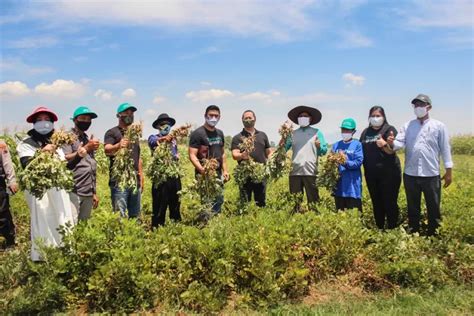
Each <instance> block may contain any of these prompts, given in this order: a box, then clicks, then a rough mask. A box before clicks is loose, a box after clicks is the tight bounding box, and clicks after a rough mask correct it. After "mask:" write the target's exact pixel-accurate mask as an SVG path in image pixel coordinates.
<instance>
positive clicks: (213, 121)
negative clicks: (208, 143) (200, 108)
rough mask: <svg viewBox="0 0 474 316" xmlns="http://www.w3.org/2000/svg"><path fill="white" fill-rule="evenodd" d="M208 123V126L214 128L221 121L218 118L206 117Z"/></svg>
mask: <svg viewBox="0 0 474 316" xmlns="http://www.w3.org/2000/svg"><path fill="white" fill-rule="evenodd" d="M206 123H207V125H209V126H212V127H214V126H216V125H217V123H219V119H218V118H217V117H210V118H209V117H206Z"/></svg>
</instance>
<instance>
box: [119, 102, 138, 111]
mask: <svg viewBox="0 0 474 316" xmlns="http://www.w3.org/2000/svg"><path fill="white" fill-rule="evenodd" d="M128 109H131V110H132V111H133V112H135V111H136V110H137V108H136V107H134V106H133V105H131V104H130V103H122V104H120V105H119V106H118V108H117V113H122V112H124V111H127V110H128Z"/></svg>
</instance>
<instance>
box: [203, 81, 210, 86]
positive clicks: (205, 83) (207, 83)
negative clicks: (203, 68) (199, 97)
mask: <svg viewBox="0 0 474 316" xmlns="http://www.w3.org/2000/svg"><path fill="white" fill-rule="evenodd" d="M200 84H201V85H202V86H210V85H212V84H211V83H210V82H209V81H201V82H200Z"/></svg>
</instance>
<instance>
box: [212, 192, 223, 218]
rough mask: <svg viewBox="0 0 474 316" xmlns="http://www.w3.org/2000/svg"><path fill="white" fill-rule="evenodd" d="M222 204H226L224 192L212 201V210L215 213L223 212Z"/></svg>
mask: <svg viewBox="0 0 474 316" xmlns="http://www.w3.org/2000/svg"><path fill="white" fill-rule="evenodd" d="M222 204H224V193H222V194H220V195H218V196H217V197H216V199H215V200H214V202H213V203H212V211H213V212H214V214H219V213H220V212H221V208H222Z"/></svg>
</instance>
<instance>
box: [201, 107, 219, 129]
mask: <svg viewBox="0 0 474 316" xmlns="http://www.w3.org/2000/svg"><path fill="white" fill-rule="evenodd" d="M204 118H205V119H206V123H207V125H209V126H211V127H215V126H216V125H217V123H218V122H219V120H220V118H221V110H220V109H219V107H218V106H217V105H209V106H208V107H207V108H206V112H204Z"/></svg>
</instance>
